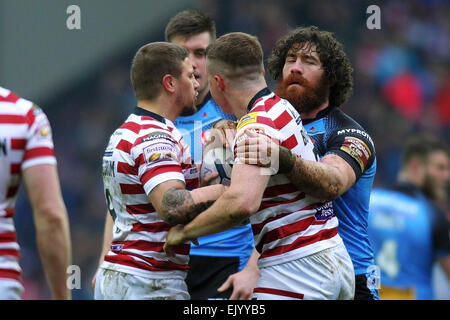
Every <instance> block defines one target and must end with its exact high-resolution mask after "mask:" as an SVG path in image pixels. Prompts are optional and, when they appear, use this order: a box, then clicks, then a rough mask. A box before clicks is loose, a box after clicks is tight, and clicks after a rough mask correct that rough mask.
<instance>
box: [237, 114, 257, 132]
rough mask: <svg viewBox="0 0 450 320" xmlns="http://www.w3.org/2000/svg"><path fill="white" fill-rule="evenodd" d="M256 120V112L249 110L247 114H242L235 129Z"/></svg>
mask: <svg viewBox="0 0 450 320" xmlns="http://www.w3.org/2000/svg"><path fill="white" fill-rule="evenodd" d="M256 120H257V113H256V112H250V113H249V114H247V115H245V116H243V117H242V118H241V119H240V120H239V123H238V125H237V130H239V129H240V128H242V127H243V126H245V125H247V124H249V123H255V122H256Z"/></svg>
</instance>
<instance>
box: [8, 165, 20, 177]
mask: <svg viewBox="0 0 450 320" xmlns="http://www.w3.org/2000/svg"><path fill="white" fill-rule="evenodd" d="M9 173H10V174H19V173H20V163H11V166H10V167H9Z"/></svg>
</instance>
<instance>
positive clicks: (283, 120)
mask: <svg viewBox="0 0 450 320" xmlns="http://www.w3.org/2000/svg"><path fill="white" fill-rule="evenodd" d="M291 120H292V116H291V115H290V114H289V112H287V111H283V113H282V114H280V115H279V116H278V118H276V119H275V120H273V122H274V123H275V125H276V126H277V128H278V129H279V130H281V129H283V128H284V127H285V126H286V125H287V124H288V123H289V122H290V121H291Z"/></svg>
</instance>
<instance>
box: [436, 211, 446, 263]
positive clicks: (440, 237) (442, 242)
mask: <svg viewBox="0 0 450 320" xmlns="http://www.w3.org/2000/svg"><path fill="white" fill-rule="evenodd" d="M432 236H433V249H434V256H435V258H436V259H439V258H442V257H445V256H449V255H450V223H449V221H448V220H447V217H446V216H445V214H444V212H442V211H441V210H439V209H437V208H434V224H433V235H432Z"/></svg>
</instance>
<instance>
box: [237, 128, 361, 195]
mask: <svg viewBox="0 0 450 320" xmlns="http://www.w3.org/2000/svg"><path fill="white" fill-rule="evenodd" d="M236 154H237V157H238V158H239V159H240V160H241V161H242V162H243V163H247V164H258V165H259V166H265V167H267V166H271V165H272V166H273V165H274V164H273V163H271V160H272V159H278V160H279V172H280V173H284V174H286V175H287V177H288V178H289V180H290V181H291V182H292V183H293V184H294V185H295V186H296V187H297V189H298V190H301V191H302V192H304V193H306V194H308V195H311V196H313V197H316V198H318V199H324V200H334V199H336V198H337V197H339V196H340V195H341V194H343V193H344V192H345V191H347V190H348V189H349V188H350V187H351V186H352V185H353V184H354V183H355V181H356V175H355V172H354V170H353V169H352V167H351V166H350V165H349V164H348V163H347V161H345V160H344V159H343V158H342V157H340V156H338V155H335V154H329V155H326V156H325V157H323V158H322V160H321V161H320V162H316V161H310V160H305V159H302V158H301V157H298V156H296V155H295V154H293V153H291V151H290V150H289V149H287V148H285V147H282V146H279V145H278V144H276V143H274V142H273V141H271V140H270V139H269V138H267V137H266V136H264V135H260V134H254V133H251V132H250V133H249V138H247V139H246V140H241V141H239V142H238V143H237V146H236Z"/></svg>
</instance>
